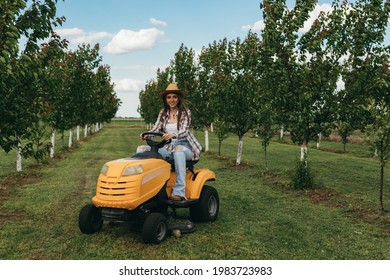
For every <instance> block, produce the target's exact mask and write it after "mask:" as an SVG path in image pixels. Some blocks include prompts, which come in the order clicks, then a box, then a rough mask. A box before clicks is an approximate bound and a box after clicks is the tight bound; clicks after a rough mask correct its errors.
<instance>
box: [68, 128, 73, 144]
mask: <svg viewBox="0 0 390 280" xmlns="http://www.w3.org/2000/svg"><path fill="white" fill-rule="evenodd" d="M72 145H73V129H69V143H68V147H69V148H70V147H72Z"/></svg>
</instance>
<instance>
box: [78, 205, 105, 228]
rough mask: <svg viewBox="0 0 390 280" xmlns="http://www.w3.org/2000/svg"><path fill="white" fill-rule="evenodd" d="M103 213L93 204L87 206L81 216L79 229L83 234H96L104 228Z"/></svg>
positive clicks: (82, 210)
mask: <svg viewBox="0 0 390 280" xmlns="http://www.w3.org/2000/svg"><path fill="white" fill-rule="evenodd" d="M102 225H103V220H102V211H101V209H99V208H97V207H96V206H95V205H93V204H87V205H85V206H84V207H83V208H82V209H81V211H80V215H79V228H80V230H81V232H82V233H87V234H90V233H94V232H97V231H99V230H100V229H101V228H102Z"/></svg>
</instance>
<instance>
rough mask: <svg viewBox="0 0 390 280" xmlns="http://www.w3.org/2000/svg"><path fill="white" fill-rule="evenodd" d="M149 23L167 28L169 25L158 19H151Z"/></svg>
mask: <svg viewBox="0 0 390 280" xmlns="http://www.w3.org/2000/svg"><path fill="white" fill-rule="evenodd" d="M149 21H150V22H151V23H152V24H153V25H156V26H167V23H166V22H165V21H161V20H158V19H155V18H151V19H149Z"/></svg>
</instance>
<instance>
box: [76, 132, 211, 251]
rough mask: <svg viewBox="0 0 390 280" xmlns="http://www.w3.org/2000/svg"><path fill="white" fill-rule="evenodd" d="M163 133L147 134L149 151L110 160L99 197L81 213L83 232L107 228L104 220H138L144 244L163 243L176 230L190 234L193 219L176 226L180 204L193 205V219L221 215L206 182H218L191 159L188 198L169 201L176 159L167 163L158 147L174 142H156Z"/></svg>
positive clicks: (192, 227) (97, 192)
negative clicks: (174, 220)
mask: <svg viewBox="0 0 390 280" xmlns="http://www.w3.org/2000/svg"><path fill="white" fill-rule="evenodd" d="M162 135H163V134H162V133H157V132H145V133H143V134H142V136H143V137H144V139H145V140H146V141H147V144H148V145H149V146H150V147H151V149H150V151H144V152H142V153H136V154H135V155H133V156H132V157H131V158H125V159H118V160H114V161H110V162H107V163H106V164H105V165H104V166H103V168H102V171H101V173H100V175H99V178H98V182H97V187H96V195H95V196H94V197H93V199H92V203H91V204H87V205H85V206H84V207H83V208H82V209H81V211H80V215H79V228H80V230H81V232H83V233H87V234H91V233H94V232H97V231H99V230H100V229H101V228H102V225H103V221H111V222H136V223H141V225H142V238H143V241H144V242H145V243H154V244H159V243H161V242H162V241H163V240H164V239H165V238H166V237H167V236H168V235H170V234H172V231H174V230H176V231H177V230H180V231H181V232H182V233H189V232H193V231H194V230H195V228H194V225H193V224H192V223H189V224H184V225H180V224H179V225H175V224H173V225H171V224H170V223H168V220H169V218H170V217H173V218H175V216H176V209H177V208H189V210H190V211H189V212H190V220H191V221H192V222H212V221H215V220H216V219H217V217H218V213H219V196H218V192H217V190H216V189H215V188H213V187H211V186H208V185H205V183H206V182H209V181H215V174H214V172H212V171H211V170H209V169H206V168H202V169H199V170H194V164H196V162H195V161H187V162H186V167H187V171H186V177H185V178H186V187H185V197H186V199H185V200H172V199H170V197H171V194H172V190H173V185H174V183H175V178H176V174H175V166H174V162H168V161H167V160H165V159H164V158H163V157H162V155H161V154H160V153H158V150H159V148H161V147H163V146H165V145H166V144H168V143H169V142H170V141H171V140H165V139H162V141H155V140H154V138H155V137H162Z"/></svg>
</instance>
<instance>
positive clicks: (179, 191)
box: [137, 140, 193, 197]
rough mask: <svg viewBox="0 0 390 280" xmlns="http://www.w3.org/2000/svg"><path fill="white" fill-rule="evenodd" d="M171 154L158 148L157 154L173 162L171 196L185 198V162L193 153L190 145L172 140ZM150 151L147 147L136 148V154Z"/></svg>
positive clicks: (184, 141) (182, 141)
mask: <svg viewBox="0 0 390 280" xmlns="http://www.w3.org/2000/svg"><path fill="white" fill-rule="evenodd" d="M171 145H172V152H169V151H168V150H167V149H165V148H160V149H159V150H158V152H159V153H160V154H161V155H162V156H163V158H164V159H165V160H172V159H173V160H174V162H175V172H176V181H175V185H174V186H173V192H172V195H178V196H182V197H185V195H186V169H187V167H186V160H191V159H192V156H193V152H192V150H191V147H190V144H189V143H188V141H186V140H172V144H171ZM143 151H150V147H149V146H140V147H138V148H137V153H139V152H143Z"/></svg>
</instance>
